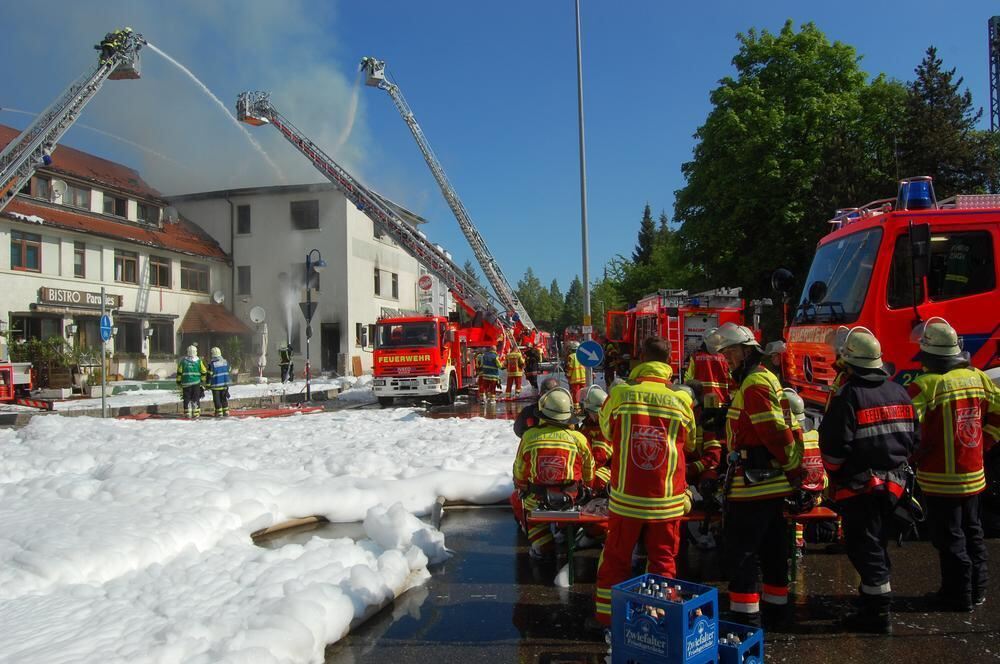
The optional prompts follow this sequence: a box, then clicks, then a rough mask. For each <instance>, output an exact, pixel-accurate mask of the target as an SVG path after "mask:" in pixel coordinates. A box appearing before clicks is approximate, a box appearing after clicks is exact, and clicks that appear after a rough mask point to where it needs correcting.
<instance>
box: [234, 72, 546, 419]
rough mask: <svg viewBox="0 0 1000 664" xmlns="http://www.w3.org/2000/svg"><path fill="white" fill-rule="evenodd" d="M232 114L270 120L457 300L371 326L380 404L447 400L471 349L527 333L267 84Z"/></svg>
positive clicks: (466, 375)
mask: <svg viewBox="0 0 1000 664" xmlns="http://www.w3.org/2000/svg"><path fill="white" fill-rule="evenodd" d="M236 117H237V119H238V120H240V121H241V122H246V123H247V124H250V125H254V126H259V125H263V124H270V125H273V126H274V127H275V128H276V129H277V130H278V131H280V132H281V134H282V136H284V137H285V138H286V139H287V140H288V142H290V143H291V144H292V145H293V146H294V147H295V148H296V149H297V150H298V151H299V152H301V153H302V154H303V155H304V156H305V157H306V158H307V159H309V161H310V162H311V163H312V164H313V166H315V167H316V169H317V170H319V171H320V172H321V173H322V174H323V175H324V176H325V177H326V178H327V179H328V180H330V182H331V183H333V184H334V185H335V186H336V187H337V189H338V190H339V191H340V192H341V193H342V194H344V196H345V197H346V198H347V199H348V200H349V201H351V202H352V203H354V205H355V206H357V208H358V209H359V210H361V211H362V212H364V213H365V214H366V215H367V216H368V217H369V218H371V220H372V221H373V222H374V223H375V224H377V225H378V226H379V227H380V228H382V230H383V231H385V233H386V234H388V235H389V236H390V237H392V239H393V240H395V242H396V244H397V245H399V246H400V247H401V248H402V249H403V250H404V251H406V252H407V253H409V254H410V255H411V256H413V257H414V258H415V259H417V260H418V261H419V262H420V263H421V264H423V265H424V267H426V268H427V270H428V271H429V272H430V273H431V274H433V275H435V276H436V277H437V278H438V279H440V280H441V281H442V283H444V284H445V285H447V286H448V288H449V290H450V291H451V294H452V296H453V297H454V299H455V302H456V304H457V305H458V310H457V311H456V312H455V313H454V314H453V315H451V316H449V317H447V318H445V317H443V316H428V315H419V314H414V315H403V314H399V315H397V314H392V315H389V316H385V317H382V318H380V319H379V320H378V321H377V323H376V327H375V339H374V375H375V378H374V380H373V384H372V387H373V390H374V392H375V395H376V396H377V397H378V400H379V402H380V403H381V404H383V405H388V404H390V403H392V400H393V399H394V398H395V397H399V396H432V397H436V398H437V399H438V400H439V401H441V402H444V403H450V402H452V401H454V399H455V395H456V394H457V393H458V392H459V391H461V390H463V389H467V388H468V387H469V385H470V384H471V383H472V382H474V381H473V380H471V379H473V378H474V376H475V361H474V359H475V358H474V356H475V353H476V352H477V350H481V349H485V348H495V347H496V346H497V344H498V343H502V344H503V348H502V350H506V349H507V348H509V347H510V346H511V345H513V344H514V343H516V342H515V338H516V337H515V336H514V335H515V334H516V333H518V332H520V334H521V336H522V338H526V337H530V336H531V335H530V334H529V332H530V331H529V330H526V328H525V327H524V325H523V324H522V323H521V322H520V321H519V320H517V316H513V317H512V319H513V320H508V319H507V318H505V316H503V315H501V314H500V313H499V311H505V310H506V309H505V307H504V302H502V301H501V302H500V303H499V307H497V306H494V304H495V303H494V302H493V301H491V300H489V299H487V295H486V294H485V293H484V292H483V291H482V289H481V287H480V286H479V285H478V284H477V283H476V282H475V281H473V280H472V279H471V278H470V277H469V275H467V274H466V273H465V271H464V270H463V269H462V268H461V267H459V266H458V265H457V264H456V263H455V262H454V261H452V260H451V257H450V256H449V255H448V254H447V253H446V252H445V251H444V249H442V248H441V247H440V246H438V245H435V244H434V243H432V242H431V241H429V240H428V239H427V237H426V236H425V235H424V234H423V233H421V232H420V231H418V230H417V229H416V228H414V227H413V226H412V225H410V224H409V223H407V222H406V220H405V219H404V216H403V213H402V212H401V210H400V209H399V208H398V206H396V205H394V204H393V203H391V202H390V201H388V200H386V199H385V198H383V197H382V196H380V195H379V194H377V193H376V192H374V191H372V190H370V189H368V188H367V187H365V186H364V185H362V184H361V183H360V182H359V181H358V180H357V179H356V178H355V177H354V176H353V175H351V174H350V173H349V172H348V171H347V170H345V169H344V168H343V167H341V166H340V165H339V164H337V162H335V161H334V160H333V159H332V158H331V157H330V156H329V155H327V154H326V153H325V152H323V151H322V150H321V149H320V148H319V146H317V145H316V144H315V143H313V142H312V141H311V140H309V139H308V138H307V137H306V136H305V135H304V134H303V133H302V132H300V131H299V130H298V129H296V128H295V127H294V126H293V125H292V124H291V122H289V121H288V120H287V119H286V118H285V117H284V116H282V115H281V114H280V113H278V111H277V110H276V109H275V108H274V106H273V105H272V104H271V101H270V95H269V93H266V92H243V93H241V94H240V95H239V97H238V99H237V102H236Z"/></svg>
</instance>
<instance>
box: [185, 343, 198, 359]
mask: <svg viewBox="0 0 1000 664" xmlns="http://www.w3.org/2000/svg"><path fill="white" fill-rule="evenodd" d="M187 354H188V357H198V347H197V346H195V345H193V344H192V345H190V346H188V348H187Z"/></svg>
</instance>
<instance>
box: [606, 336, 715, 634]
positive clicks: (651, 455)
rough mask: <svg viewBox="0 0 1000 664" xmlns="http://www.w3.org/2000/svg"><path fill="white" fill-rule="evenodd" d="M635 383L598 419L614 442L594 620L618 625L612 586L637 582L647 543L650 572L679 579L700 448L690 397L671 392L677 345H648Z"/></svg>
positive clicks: (618, 392)
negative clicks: (635, 565)
mask: <svg viewBox="0 0 1000 664" xmlns="http://www.w3.org/2000/svg"><path fill="white" fill-rule="evenodd" d="M641 359H642V363H641V364H639V365H638V366H637V367H636V369H635V371H633V372H632V377H633V382H631V383H628V384H622V385H617V386H615V387H613V388H612V389H611V394H610V396H609V397H608V399H607V401H605V402H604V406H602V407H601V411H600V414H599V417H600V424H601V432H602V433H603V434H604V436H605V437H606V438H607V439H608V440H609V441H610V442H611V447H612V450H613V452H612V455H611V483H610V489H609V492H608V493H609V501H608V512H609V514H608V538H607V541H606V542H605V545H604V552H603V553H602V554H601V558H600V563H599V566H598V570H597V590H596V594H595V598H594V599H595V618H596V620H597V622H599V623H600V624H602V625H604V626H605V627H606V626H608V625H610V623H611V587H612V586H613V585H615V584H616V583H620V582H621V581H624V580H625V579H628V578H629V577H631V576H632V551H633V549H634V548H635V545H636V544H637V543H638V542H639V541H640V540H642V541H643V542H644V543H645V546H646V553H647V555H648V562H647V565H646V572H648V573H653V574H660V575H663V576H667V577H676V573H677V567H676V562H675V559H676V556H677V553H678V551H679V549H680V541H681V540H680V535H681V530H680V526H681V517H682V516H683V515H684V514H685V512H686V511H688V510H690V507H691V497H690V494H688V492H687V485H686V484H685V482H684V453H685V451H690V450H691V449H693V445H694V434H695V421H694V411H693V410H692V407H691V397H689V396H688V395H687V394H684V393H683V392H677V391H674V390H672V389H670V379H671V376H672V373H673V372H672V370H671V368H670V342H669V341H668V340H666V339H663V338H662V337H649V338H647V339H645V340H644V341H643V342H642V356H641Z"/></svg>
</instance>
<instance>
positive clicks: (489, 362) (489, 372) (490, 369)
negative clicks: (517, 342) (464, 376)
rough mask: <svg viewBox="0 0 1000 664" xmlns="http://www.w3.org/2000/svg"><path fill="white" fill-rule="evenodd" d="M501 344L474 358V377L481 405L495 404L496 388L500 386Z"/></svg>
mask: <svg viewBox="0 0 1000 664" xmlns="http://www.w3.org/2000/svg"><path fill="white" fill-rule="evenodd" d="M501 348H503V345H502V344H501V343H498V344H497V349H496V350H493V349H492V348H487V349H486V350H485V351H483V352H482V353H480V354H479V355H478V356H476V375H477V377H478V378H479V397H480V399H482V402H483V403H496V400H497V388H498V387H499V386H500V369H502V368H503V365H502V364H500V349H501Z"/></svg>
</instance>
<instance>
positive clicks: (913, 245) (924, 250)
mask: <svg viewBox="0 0 1000 664" xmlns="http://www.w3.org/2000/svg"><path fill="white" fill-rule="evenodd" d="M910 255H911V256H912V257H913V281H914V283H917V284H923V282H924V277H926V276H927V275H928V274H930V271H931V226H930V224H914V223H913V222H910Z"/></svg>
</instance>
